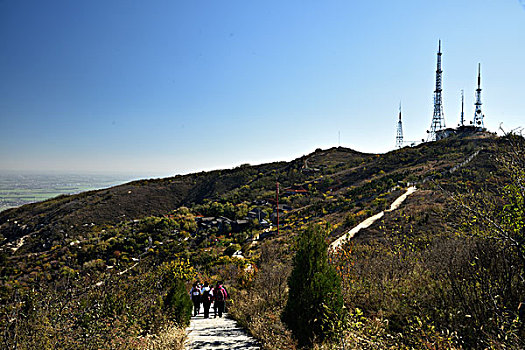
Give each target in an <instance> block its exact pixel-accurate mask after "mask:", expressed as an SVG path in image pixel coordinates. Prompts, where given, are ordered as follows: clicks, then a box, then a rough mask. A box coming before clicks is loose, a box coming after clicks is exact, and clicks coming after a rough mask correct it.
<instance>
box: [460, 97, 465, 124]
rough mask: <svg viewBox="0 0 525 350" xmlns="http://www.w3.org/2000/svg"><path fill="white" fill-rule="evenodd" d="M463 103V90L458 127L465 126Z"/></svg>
mask: <svg viewBox="0 0 525 350" xmlns="http://www.w3.org/2000/svg"><path fill="white" fill-rule="evenodd" d="M464 102H465V95H464V92H463V90H461V118H460V119H459V126H464V125H465V113H464V110H463V107H464Z"/></svg>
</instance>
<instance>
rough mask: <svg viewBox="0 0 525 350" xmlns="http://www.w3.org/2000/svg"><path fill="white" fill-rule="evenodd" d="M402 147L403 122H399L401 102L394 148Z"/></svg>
mask: <svg viewBox="0 0 525 350" xmlns="http://www.w3.org/2000/svg"><path fill="white" fill-rule="evenodd" d="M401 147H403V122H402V121H401V102H399V121H398V122H397V133H396V148H401Z"/></svg>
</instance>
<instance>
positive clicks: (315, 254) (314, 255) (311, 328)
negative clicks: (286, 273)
mask: <svg viewBox="0 0 525 350" xmlns="http://www.w3.org/2000/svg"><path fill="white" fill-rule="evenodd" d="M327 248H328V245H327V243H326V242H325V231H324V230H323V228H322V227H320V226H318V225H316V226H310V227H308V228H307V229H306V230H304V231H303V232H302V233H301V234H300V236H299V238H298V241H297V251H296V254H295V257H294V261H293V270H292V273H291V275H290V279H289V280H288V286H289V295H288V301H287V304H286V307H285V309H284V311H283V315H282V318H283V321H284V322H285V323H286V324H287V325H288V327H289V328H290V330H291V331H292V333H293V334H294V336H295V337H296V338H297V340H298V342H299V345H301V346H311V345H312V344H313V341H314V340H318V341H323V340H325V339H327V338H331V337H333V336H334V335H335V334H336V332H337V330H338V327H339V326H340V325H341V322H342V321H343V319H344V315H343V311H344V310H343V299H342V295H341V294H342V293H341V282H340V278H339V276H338V275H337V273H336V271H335V269H334V268H333V267H332V266H331V265H330V264H329V263H328V253H327Z"/></svg>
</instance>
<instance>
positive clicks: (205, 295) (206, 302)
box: [201, 282, 212, 318]
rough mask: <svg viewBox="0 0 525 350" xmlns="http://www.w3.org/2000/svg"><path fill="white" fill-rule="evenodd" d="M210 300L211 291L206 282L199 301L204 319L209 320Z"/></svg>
mask: <svg viewBox="0 0 525 350" xmlns="http://www.w3.org/2000/svg"><path fill="white" fill-rule="evenodd" d="M211 299H212V291H211V288H210V287H209V285H208V282H204V287H202V290H201V301H202V306H203V307H204V318H210V305H211Z"/></svg>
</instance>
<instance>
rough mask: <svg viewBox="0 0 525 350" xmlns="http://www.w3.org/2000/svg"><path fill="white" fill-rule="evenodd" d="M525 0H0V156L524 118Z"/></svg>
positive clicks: (240, 149)
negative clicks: (436, 110) (435, 106)
mask: <svg viewBox="0 0 525 350" xmlns="http://www.w3.org/2000/svg"><path fill="white" fill-rule="evenodd" d="M523 1H524V0H462V1H458V0H444V1H421V0H413V1H349V0H344V1H330V0H327V1H312V0H310V1H308V0H300V1H245V0H243V1H215V0H213V1H212V0H210V1H198V0H197V1H175V0H169V1H168V0H166V1H132V0H121V1H108V0H104V1H71V0H62V1H58V0H49V1H39V0H34V1H31V0H0V170H34V171H50V170H56V171H67V172H106V173H115V172H122V173H134V174H137V173H139V174H144V175H148V176H154V175H155V176H160V175H162V176H164V175H172V174H178V173H188V172H193V171H200V170H209V169H217V168H231V167H234V166H237V165H240V164H243V163H251V164H258V163H263V162H267V161H272V160H289V159H293V158H295V157H298V156H301V155H303V154H307V153H309V152H311V151H313V150H315V149H316V148H318V147H321V148H327V147H331V146H337V145H338V133H339V132H340V134H341V145H342V146H345V147H351V148H353V149H356V150H359V151H362V152H387V151H389V150H391V149H393V148H394V144H395V133H396V129H395V128H396V118H397V110H398V105H399V101H400V100H401V101H402V103H403V116H404V119H403V121H404V134H405V139H407V140H420V139H422V138H424V137H426V132H425V131H426V130H427V129H428V128H429V126H430V122H431V119H432V97H433V90H434V84H435V65H436V51H437V43H438V39H441V40H442V43H443V44H442V46H443V70H444V78H443V88H444V94H443V101H444V111H445V119H446V123H447V126H454V125H456V124H457V123H458V120H459V112H460V90H461V89H464V90H465V103H466V116H467V117H468V118H469V119H471V118H472V116H473V114H474V106H473V104H474V90H475V88H476V86H475V84H476V74H477V73H476V69H477V64H478V62H480V63H481V65H482V88H483V93H482V100H483V103H484V105H483V111H484V114H485V116H486V119H485V125H486V126H487V127H488V128H489V129H490V130H492V131H496V130H497V128H498V126H499V124H500V123H501V122H503V125H504V127H505V128H507V129H512V128H515V127H518V126H525V95H524V88H523V84H524V82H525V5H524V4H523Z"/></svg>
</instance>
